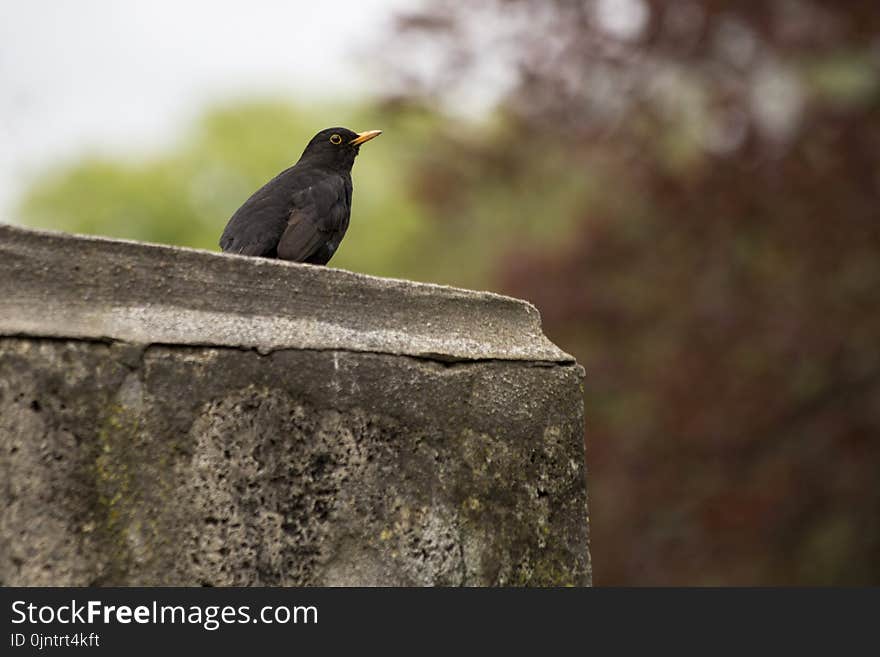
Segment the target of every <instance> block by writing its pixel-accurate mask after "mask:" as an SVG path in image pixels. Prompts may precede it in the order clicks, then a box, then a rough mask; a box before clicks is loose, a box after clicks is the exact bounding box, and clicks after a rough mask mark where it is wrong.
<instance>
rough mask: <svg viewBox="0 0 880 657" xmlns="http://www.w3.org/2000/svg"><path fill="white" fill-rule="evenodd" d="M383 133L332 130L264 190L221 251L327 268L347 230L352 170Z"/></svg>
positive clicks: (233, 223)
mask: <svg viewBox="0 0 880 657" xmlns="http://www.w3.org/2000/svg"><path fill="white" fill-rule="evenodd" d="M380 134H382V131H381V130H367V131H366V132H361V133H357V132H352V131H351V130H348V129H347V128H327V129H326V130H322V131H321V132H319V133H318V134H316V135H315V136H314V137H312V140H311V141H310V142H309V143H308V145H307V146H306V149H305V150H304V151H303V154H302V156H300V158H299V161H298V162H297V163H296V164H294V165H293V166H292V167H290V168H289V169H287V170H285V171H282V172H281V173H279V174H278V175H277V176H275V177H274V178H273V179H272V180H270V181H269V182H267V183H266V184H265V185H263V186H262V187H260V189H258V190H257V191H256V192H254V194H253V196H251V197H250V198H249V199H248V200H247V201H245V203H244V205H242V206H241V207H240V208H239V209H238V210H236V212H235V214H234V215H232V218H231V219H230V220H229V223H228V224H226V230H224V231H223V235H222V236H221V237H220V248H222V249H223V250H224V251H226V252H227V253H239V254H241V255H248V256H260V257H263V258H281V259H282V260H293V261H294V262H309V263H312V264H314V265H326V264H327V262H329V260H330V258H332V257H333V254H334V253H335V252H336V249H338V248H339V243H340V242H341V241H342V237H343V236H344V235H345V231H346V229H347V228H348V220H349V217H350V216H351V167H352V165H353V164H354V158H355V157H356V156H357V154H358V151H359V150H360V147H361V144H363V143H364V142H366V141H369V140H370V139H372V138H373V137H377V136H379V135H380Z"/></svg>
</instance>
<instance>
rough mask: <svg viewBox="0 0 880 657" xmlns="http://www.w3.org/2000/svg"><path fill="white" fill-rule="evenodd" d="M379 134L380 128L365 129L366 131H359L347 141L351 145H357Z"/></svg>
mask: <svg viewBox="0 0 880 657" xmlns="http://www.w3.org/2000/svg"><path fill="white" fill-rule="evenodd" d="M381 134H382V131H381V130H367V131H366V132H359V133H358V136H357V137H355V138H354V139H352V140H351V141H350V142H348V143H349V144H351V145H352V146H358V145H360V144H363V143H364V142H365V141H370V140H371V139H372V138H373V137H378V136H379V135H381Z"/></svg>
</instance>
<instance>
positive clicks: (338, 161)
mask: <svg viewBox="0 0 880 657" xmlns="http://www.w3.org/2000/svg"><path fill="white" fill-rule="evenodd" d="M381 134H382V131H381V130H367V131H366V132H354V131H352V130H349V129H348V128H327V129H326V130H321V132H319V133H318V134H316V135H315V136H314V137H312V140H311V141H310V142H309V143H308V145H307V146H306V149H305V150H304V151H303V154H302V157H301V158H300V159H303V160H308V161H309V162H310V163H312V164H316V165H321V166H325V167H327V168H330V169H334V170H344V171H350V170H351V167H352V165H353V164H354V158H355V157H356V156H357V154H358V151H359V150H360V147H361V144H363V143H364V142H367V141H370V140H371V139H372V138H373V137H378V136H379V135H381Z"/></svg>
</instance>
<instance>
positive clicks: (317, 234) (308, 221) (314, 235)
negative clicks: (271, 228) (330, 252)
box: [278, 177, 348, 262]
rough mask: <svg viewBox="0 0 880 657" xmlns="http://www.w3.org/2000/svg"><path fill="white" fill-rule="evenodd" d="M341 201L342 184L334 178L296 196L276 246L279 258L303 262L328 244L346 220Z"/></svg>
mask: <svg viewBox="0 0 880 657" xmlns="http://www.w3.org/2000/svg"><path fill="white" fill-rule="evenodd" d="M344 197H345V185H344V181H343V180H342V179H341V178H335V177H334V178H327V179H324V180H322V181H320V182H318V183H316V184H313V185H309V187H307V188H306V189H304V190H302V191H300V192H298V193H297V194H295V195H294V197H293V208H292V209H291V211H290V215H289V218H288V221H287V227H286V228H285V230H284V233H283V234H282V235H281V240H280V241H279V242H278V257H279V258H281V259H283V260H292V261H294V262H303V261H305V260H307V259H308V258H309V257H310V256H312V255H314V253H315V252H316V251H318V250H319V249H320V248H321V247H322V246H324V245H325V244H326V243H327V242H329V241H331V240H332V239H333V238H334V236H335V235H336V234H337V232H338V231H339V228H340V226H341V224H342V223H343V221H345V220H346V219H347V214H348V206H347V204H346V203H344Z"/></svg>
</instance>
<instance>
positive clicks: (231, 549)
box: [0, 226, 591, 585]
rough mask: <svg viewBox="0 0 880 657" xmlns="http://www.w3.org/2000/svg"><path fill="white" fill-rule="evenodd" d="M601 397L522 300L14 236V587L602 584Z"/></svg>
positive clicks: (5, 392)
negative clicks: (588, 473)
mask: <svg viewBox="0 0 880 657" xmlns="http://www.w3.org/2000/svg"><path fill="white" fill-rule="evenodd" d="M582 376H583V371H582V369H581V368H580V367H579V366H578V365H577V364H576V363H575V362H574V361H573V359H572V358H571V357H570V356H568V355H567V354H565V353H563V352H561V351H560V350H559V349H558V348H556V347H555V346H554V345H553V344H552V343H550V342H549V341H548V340H547V339H546V338H545V337H544V335H543V334H542V332H541V329H540V320H539V316H538V313H537V311H536V310H535V309H534V308H533V307H531V306H530V305H528V304H526V303H524V302H522V301H517V300H514V299H509V298H505V297H501V296H497V295H492V294H487V293H477V292H470V291H464V290H457V289H453V288H447V287H440V286H433V285H425V284H416V283H411V282H406V281H395V280H389V279H380V278H373V277H369V276H363V275H357V274H352V273H349V272H345V271H341V270H334V269H327V268H319V267H311V266H308V265H296V264H291V263H283V262H276V261H267V260H258V259H248V258H242V257H238V256H230V255H222V254H215V253H208V252H203V251H195V250H189V249H178V248H171V247H161V246H155V245H147V244H139V243H133V242H121V241H113V240H104V239H95V238H82V237H74V236H68V235H60V234H54V233H43V232H35V231H26V230H23V229H19V228H14V227H10V226H0V584H3V585H159V584H164V585H190V584H193V585H198V584H210V585H306V584H316V585H336V584H353V585H374V584H382V585H398V584H411V585H499V584H500V585H568V584H574V585H585V584H589V583H590V572H591V571H590V557H589V551H588V536H589V520H588V513H587V497H586V477H585V469H584V452H583V444H582V436H583V402H582V385H581V382H582Z"/></svg>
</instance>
